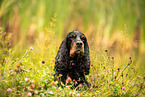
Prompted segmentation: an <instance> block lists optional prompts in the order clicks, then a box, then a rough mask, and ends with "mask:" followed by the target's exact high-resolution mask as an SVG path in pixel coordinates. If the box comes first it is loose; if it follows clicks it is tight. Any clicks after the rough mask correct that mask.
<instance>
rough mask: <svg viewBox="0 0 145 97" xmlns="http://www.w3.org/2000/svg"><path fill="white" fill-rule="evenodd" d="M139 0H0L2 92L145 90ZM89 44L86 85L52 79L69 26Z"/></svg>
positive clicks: (46, 94) (89, 95)
mask: <svg viewBox="0 0 145 97" xmlns="http://www.w3.org/2000/svg"><path fill="white" fill-rule="evenodd" d="M144 5H145V2H144V1H143V0H139V1H136V0H127V1H126V0H122V1H119V0H106V1H103V0H91V1H89V0H84V1H83V0H80V1H78V0H69V1H68V0H57V1H56V0H39V1H36V0H32V1H31V2H30V1H29V0H0V97H26V96H34V97H107V96H111V97H114V96H117V97H120V96H121V97H128V96H139V97H143V96H144V95H145V71H144V70H145V63H144V60H145V57H144V56H145V12H144V10H143V9H144V8H145V6H144ZM72 30H79V31H81V32H83V33H84V34H85V35H86V37H87V40H88V43H89V47H90V58H91V68H90V74H89V75H86V78H87V80H88V82H89V83H90V88H87V90H85V89H84V86H82V85H79V86H78V87H77V88H75V89H71V86H72V84H74V82H73V81H71V80H68V81H69V82H70V84H69V85H64V88H62V87H58V85H57V84H58V82H57V81H56V82H54V81H53V78H54V76H53V75H54V70H53V69H54V65H55V57H56V54H57V51H58V49H59V46H60V44H61V42H62V40H63V39H64V38H65V36H66V35H67V33H68V32H71V31H72Z"/></svg>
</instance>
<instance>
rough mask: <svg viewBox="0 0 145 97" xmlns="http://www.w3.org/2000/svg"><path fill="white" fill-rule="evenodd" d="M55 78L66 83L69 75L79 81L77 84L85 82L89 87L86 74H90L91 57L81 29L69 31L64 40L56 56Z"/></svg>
mask: <svg viewBox="0 0 145 97" xmlns="http://www.w3.org/2000/svg"><path fill="white" fill-rule="evenodd" d="M54 70H55V78H56V76H59V75H60V74H61V75H62V76H61V77H60V78H59V80H61V81H62V82H63V83H64V84H66V79H67V77H69V78H71V79H72V80H73V81H74V80H75V81H77V84H76V85H75V87H76V86H77V85H79V84H80V83H85V84H86V85H87V87H89V83H88V82H87V80H86V78H85V75H88V74H89V70H90V57H89V46H88V43H87V39H86V37H85V35H84V34H83V33H82V32H80V31H72V32H70V33H68V35H67V36H66V38H65V39H64V40H63V41H62V43H61V45H60V47H59V50H58V53H57V56H56V58H55V68H54Z"/></svg>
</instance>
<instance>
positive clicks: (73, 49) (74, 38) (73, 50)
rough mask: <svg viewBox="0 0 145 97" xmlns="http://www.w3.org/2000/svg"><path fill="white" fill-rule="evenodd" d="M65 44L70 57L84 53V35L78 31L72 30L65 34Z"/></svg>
mask: <svg viewBox="0 0 145 97" xmlns="http://www.w3.org/2000/svg"><path fill="white" fill-rule="evenodd" d="M67 45H68V48H69V51H70V57H74V56H76V55H77V56H78V57H81V56H83V55H84V53H85V45H86V37H85V35H84V34H83V33H82V32H80V31H72V32H70V33H68V35H67Z"/></svg>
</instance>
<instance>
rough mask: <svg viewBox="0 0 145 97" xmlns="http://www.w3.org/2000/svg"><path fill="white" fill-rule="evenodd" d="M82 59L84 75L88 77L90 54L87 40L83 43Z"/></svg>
mask: <svg viewBox="0 0 145 97" xmlns="http://www.w3.org/2000/svg"><path fill="white" fill-rule="evenodd" d="M84 45H85V46H84V59H85V66H86V67H85V74H86V75H88V74H89V72H90V53H89V45H88V42H87V39H86V40H85V43H84Z"/></svg>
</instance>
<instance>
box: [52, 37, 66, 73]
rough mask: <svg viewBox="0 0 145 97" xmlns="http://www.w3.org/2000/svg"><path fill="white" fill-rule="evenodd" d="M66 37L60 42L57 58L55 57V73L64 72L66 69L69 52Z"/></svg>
mask: <svg viewBox="0 0 145 97" xmlns="http://www.w3.org/2000/svg"><path fill="white" fill-rule="evenodd" d="M67 45H68V44H67V37H66V38H65V39H64V40H63V41H62V43H61V45H60V47H59V50H58V52H57V56H56V57H55V72H59V73H61V72H65V70H67V68H68V60H69V50H68V46H67Z"/></svg>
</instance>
